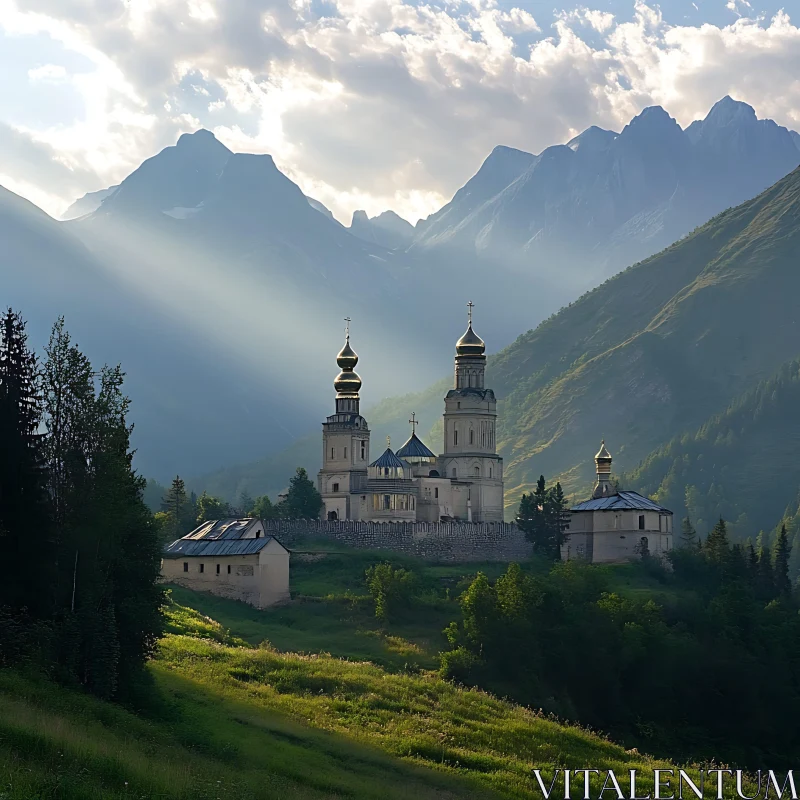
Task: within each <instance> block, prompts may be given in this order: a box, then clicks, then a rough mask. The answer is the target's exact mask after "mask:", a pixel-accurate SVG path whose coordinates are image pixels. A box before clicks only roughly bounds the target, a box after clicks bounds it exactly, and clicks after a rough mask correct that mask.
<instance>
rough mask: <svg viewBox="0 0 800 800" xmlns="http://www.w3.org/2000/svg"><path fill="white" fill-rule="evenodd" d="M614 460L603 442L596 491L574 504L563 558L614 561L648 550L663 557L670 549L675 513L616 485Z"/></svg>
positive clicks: (563, 548) (617, 561) (595, 562)
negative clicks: (612, 467) (613, 470)
mask: <svg viewBox="0 0 800 800" xmlns="http://www.w3.org/2000/svg"><path fill="white" fill-rule="evenodd" d="M612 461H613V459H612V457H611V453H610V452H609V451H608V448H607V447H606V443H605V441H603V442H601V444H600V450H599V451H598V453H597V455H596V456H595V457H594V463H595V470H596V474H597V479H596V482H595V485H594V490H593V491H592V496H591V497H590V498H589V499H588V500H584V501H583V502H582V503H578V504H577V505H575V506H573V507H572V508H571V509H570V515H569V527H568V528H567V533H568V534H569V535H568V536H567V537H566V541H565V542H564V544H563V545H562V546H561V558H562V560H563V561H569V560H570V559H574V558H579V559H583V560H585V561H589V562H591V563H593V564H600V563H604V564H614V563H623V562H625V561H629V560H631V559H637V558H641V557H643V556H646V555H650V556H655V557H657V558H661V557H663V556H665V555H666V554H667V553H668V552H669V551H670V550H672V536H673V530H672V516H673V515H672V512H671V511H670V510H669V509H668V508H664V507H663V506H660V505H659V504H658V503H656V502H655V501H654V500H651V499H650V498H649V497H644V495H641V494H639V493H638V492H633V491H629V490H624V489H620V488H618V486H617V485H616V483H615V482H614V481H613V480H612V478H611V462H612Z"/></svg>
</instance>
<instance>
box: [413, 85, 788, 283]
mask: <svg viewBox="0 0 800 800" xmlns="http://www.w3.org/2000/svg"><path fill="white" fill-rule="evenodd" d="M797 141H798V137H797V135H796V134H795V133H794V132H791V131H788V130H787V129H786V128H782V127H780V126H778V125H776V124H775V123H774V122H773V121H771V120H759V119H758V118H757V117H756V113H755V111H754V110H753V109H752V108H751V107H750V106H749V105H747V104H745V103H741V102H737V101H735V100H732V99H731V98H730V97H725V98H723V99H722V100H720V101H719V102H718V103H717V104H716V105H715V106H714V107H713V108H712V109H711V111H710V112H709V113H708V115H707V116H706V118H705V119H704V120H700V121H696V122H694V123H692V124H691V125H689V126H688V127H687V128H686V130H682V129H681V128H680V126H679V125H678V123H677V122H676V121H675V120H674V119H672V118H671V117H670V116H669V114H668V113H667V112H666V111H665V110H664V109H662V108H661V107H659V106H654V107H651V108H646V109H645V110H644V111H643V112H642V113H641V114H639V115H638V116H637V117H635V118H634V119H633V120H631V122H630V123H629V124H628V125H626V126H625V128H624V129H623V130H622V132H621V133H619V134H616V133H614V132H612V131H606V130H602V129H600V128H597V127H592V128H589V129H588V130H586V131H584V132H583V133H582V134H581V135H580V136H578V137H576V138H574V139H573V140H571V141H570V142H568V143H567V144H565V145H556V146H553V147H548V148H547V149H546V150H544V151H543V152H542V153H540V154H539V155H536V156H534V155H531V154H529V153H523V152H520V151H516V150H511V149H509V148H496V149H495V150H494V151H493V152H492V154H491V155H490V156H489V158H487V160H486V161H485V162H484V164H483V165H482V167H481V169H480V170H479V171H478V173H477V174H476V175H475V177H474V178H472V179H471V180H470V181H469V182H468V183H467V184H466V185H465V186H464V187H463V188H462V189H460V190H459V191H458V192H457V193H456V195H455V196H454V198H453V200H452V201H451V202H450V203H448V204H447V205H446V206H445V207H444V208H442V209H441V210H440V211H438V212H436V214H433V215H432V216H431V217H429V218H428V219H427V220H424V221H421V222H420V223H419V224H418V225H417V231H418V234H417V238H416V242H415V246H416V247H417V248H423V249H431V248H433V249H442V248H454V247H455V248H458V249H460V250H461V251H462V252H472V253H478V254H479V255H487V256H491V257H493V258H495V259H497V258H498V257H503V258H505V259H506V260H507V262H508V265H509V268H513V269H515V270H516V271H518V272H526V273H533V274H538V275H545V274H547V273H548V272H550V271H551V270H552V269H553V267H554V265H558V269H559V271H560V273H561V274H562V275H563V280H565V281H568V282H569V283H570V285H571V286H573V287H575V288H576V289H578V290H579V291H583V290H586V289H588V288H591V287H592V286H595V285H597V283H599V282H600V281H602V280H603V279H604V278H607V277H609V276H611V275H613V274H614V273H615V272H617V271H618V270H620V269H622V268H624V267H625V266H627V265H628V264H631V263H633V262H635V261H638V260H640V259H642V258H646V257H647V256H649V255H652V254H653V253H656V252H658V251H659V250H661V249H663V248H664V247H666V246H668V245H669V244H671V243H672V242H674V241H676V240H678V239H679V238H681V237H682V236H684V235H686V234H687V233H689V232H690V231H691V230H692V229H693V228H695V227H697V226H698V225H702V224H703V223H705V222H706V221H707V220H708V219H710V218H711V217H712V216H714V215H715V214H718V213H719V212H721V211H723V210H724V209H726V208H730V207H732V206H735V205H738V204H739V203H742V202H744V201H745V200H748V199H750V198H751V197H754V196H755V195H756V194H758V193H759V192H761V191H763V190H764V189H766V188H767V187H768V186H770V185H772V184H773V183H774V182H775V181H777V180H779V179H780V178H782V177H783V176H784V175H786V174H787V173H788V172H790V171H791V170H792V169H794V168H795V167H796V166H797V165H798V163H800V148H798V146H797Z"/></svg>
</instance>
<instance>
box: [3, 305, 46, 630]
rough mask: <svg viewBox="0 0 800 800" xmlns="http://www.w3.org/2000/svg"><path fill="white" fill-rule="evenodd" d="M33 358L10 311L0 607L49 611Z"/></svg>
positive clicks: (36, 374)
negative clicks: (3, 568)
mask: <svg viewBox="0 0 800 800" xmlns="http://www.w3.org/2000/svg"><path fill="white" fill-rule="evenodd" d="M41 414H42V412H41V390H40V380H39V369H38V364H37V360H36V356H35V355H34V354H33V353H32V352H31V351H30V350H29V349H28V343H27V336H26V333H25V323H24V322H23V321H22V319H21V318H20V316H19V315H18V314H16V313H15V312H14V311H12V310H11V309H8V311H7V312H6V313H5V314H4V315H3V316H2V318H0V552H2V554H3V555H2V558H3V563H5V564H8V565H10V566H11V567H12V568H11V569H8V570H6V571H5V574H4V576H3V580H2V581H0V606H3V605H5V606H8V607H9V608H11V609H15V610H22V609H27V611H28V612H30V613H31V614H33V615H34V616H36V617H39V618H46V617H48V616H49V614H50V613H51V611H52V608H53V605H54V602H55V598H54V576H55V563H54V562H55V553H54V550H53V546H52V545H53V536H52V522H51V511H50V503H49V500H48V496H47V473H46V469H45V454H44V442H43V436H42V435H41V433H40V432H39V424H40V420H41Z"/></svg>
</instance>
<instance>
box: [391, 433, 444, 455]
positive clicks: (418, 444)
mask: <svg viewBox="0 0 800 800" xmlns="http://www.w3.org/2000/svg"><path fill="white" fill-rule="evenodd" d="M397 456H399V457H400V458H436V456H435V455H434V453H432V452H431V451H430V450H429V449H428V448H427V446H426V445H425V444H424V443H423V442H422V440H421V439H419V438H418V437H417V434H416V433H412V434H411V438H410V439H409V440H408V441H407V442H406V443H405V444H404V445H403V446H402V447H401V448H400V449H399V450H398V451H397Z"/></svg>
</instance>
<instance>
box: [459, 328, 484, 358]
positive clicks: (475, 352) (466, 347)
mask: <svg viewBox="0 0 800 800" xmlns="http://www.w3.org/2000/svg"><path fill="white" fill-rule="evenodd" d="M485 350H486V344H485V342H484V341H483V339H481V337H480V336H478V334H477V333H475V331H474V330H472V322H470V323H469V327H468V328H467V332H466V333H465V334H464V335H463V336H462V337H461V338H460V339H459V340H458V341H457V342H456V355H457V356H482V355H483V354H484V351H485Z"/></svg>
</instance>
